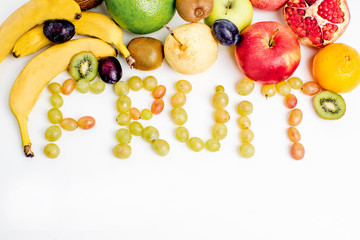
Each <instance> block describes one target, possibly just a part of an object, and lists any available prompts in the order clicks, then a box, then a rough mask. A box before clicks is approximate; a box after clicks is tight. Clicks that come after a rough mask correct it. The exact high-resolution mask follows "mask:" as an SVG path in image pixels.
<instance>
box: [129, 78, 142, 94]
mask: <svg viewBox="0 0 360 240" xmlns="http://www.w3.org/2000/svg"><path fill="white" fill-rule="evenodd" d="M128 85H129V88H130V89H131V90H134V91H139V90H140V89H141V88H142V87H143V85H144V83H143V80H142V79H141V78H140V77H138V76H133V77H131V78H129V80H128Z"/></svg>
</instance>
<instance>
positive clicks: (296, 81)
mask: <svg viewBox="0 0 360 240" xmlns="http://www.w3.org/2000/svg"><path fill="white" fill-rule="evenodd" d="M288 82H289V84H290V87H291V88H292V89H297V90H298V89H301V87H302V85H303V81H302V80H301V79H300V78H298V77H291V78H289V80H288Z"/></svg>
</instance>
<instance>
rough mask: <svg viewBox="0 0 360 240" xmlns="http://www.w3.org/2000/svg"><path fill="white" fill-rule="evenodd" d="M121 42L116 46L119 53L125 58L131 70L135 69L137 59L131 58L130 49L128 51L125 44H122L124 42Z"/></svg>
mask: <svg viewBox="0 0 360 240" xmlns="http://www.w3.org/2000/svg"><path fill="white" fill-rule="evenodd" d="M119 42H120V43H118V44H116V47H117V48H118V49H119V52H120V53H121V54H122V55H123V56H124V57H125V59H126V62H127V64H128V65H129V66H130V68H134V65H135V59H134V58H133V57H132V56H130V52H129V49H127V47H126V46H125V44H123V43H122V40H121V41H119Z"/></svg>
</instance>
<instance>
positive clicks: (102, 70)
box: [99, 57, 122, 84]
mask: <svg viewBox="0 0 360 240" xmlns="http://www.w3.org/2000/svg"><path fill="white" fill-rule="evenodd" d="M99 75H100V78H101V79H102V80H103V81H104V82H106V83H111V84H114V83H116V82H118V81H119V80H120V79H121V77H122V68H121V65H120V62H119V60H118V59H117V58H115V57H105V58H102V59H100V61H99Z"/></svg>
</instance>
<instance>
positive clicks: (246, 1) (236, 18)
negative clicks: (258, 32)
mask: <svg viewBox="0 0 360 240" xmlns="http://www.w3.org/2000/svg"><path fill="white" fill-rule="evenodd" d="M252 18H253V7H252V5H251V2H250V0H214V7H213V10H212V12H211V13H210V15H209V16H208V17H207V18H205V19H204V22H205V23H206V24H207V25H208V26H209V27H211V26H212V25H213V23H214V22H215V21H216V20H218V19H227V20H229V21H231V22H233V23H234V24H235V25H236V26H237V27H238V28H239V31H240V32H241V31H242V30H243V29H244V28H246V27H247V26H249V25H250V24H251V21H252Z"/></svg>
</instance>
